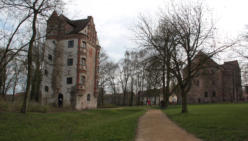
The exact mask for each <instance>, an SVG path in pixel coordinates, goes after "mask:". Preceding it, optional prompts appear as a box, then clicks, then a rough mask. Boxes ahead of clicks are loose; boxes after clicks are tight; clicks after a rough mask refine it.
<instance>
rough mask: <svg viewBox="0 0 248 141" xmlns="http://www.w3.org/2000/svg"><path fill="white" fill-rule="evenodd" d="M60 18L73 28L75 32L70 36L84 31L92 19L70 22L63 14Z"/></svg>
mask: <svg viewBox="0 0 248 141" xmlns="http://www.w3.org/2000/svg"><path fill="white" fill-rule="evenodd" d="M59 17H60V18H61V19H62V20H64V21H65V22H67V23H68V24H70V25H71V26H72V27H73V30H72V31H71V32H70V33H69V34H73V33H78V32H80V31H81V30H82V29H84V28H85V27H86V25H87V24H88V23H89V21H90V18H87V19H80V20H70V19H68V18H67V17H66V16H64V15H63V14H61V15H60V16H59Z"/></svg>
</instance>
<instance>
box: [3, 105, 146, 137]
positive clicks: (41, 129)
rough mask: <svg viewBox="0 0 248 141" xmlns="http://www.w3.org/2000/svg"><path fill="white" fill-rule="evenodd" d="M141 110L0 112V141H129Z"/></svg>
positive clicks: (143, 109)
mask: <svg viewBox="0 0 248 141" xmlns="http://www.w3.org/2000/svg"><path fill="white" fill-rule="evenodd" d="M145 111H146V110H145V108H143V107H141V108H137V107H134V108H119V109H100V110H86V111H82V112H54V113H35V112H30V113H28V114H27V115H24V114H20V113H17V112H0V123H1V124H0V140H1V141H5V140H6V141H14V140H18V141H26V140H31V141H44V140H45V141H49V140H51V141H58V140H61V141H62V140H63V141H65V140H68V141H132V140H134V137H135V132H136V127H137V123H138V122H137V121H138V118H139V117H140V116H141V115H142V114H143V113H144V112H145Z"/></svg>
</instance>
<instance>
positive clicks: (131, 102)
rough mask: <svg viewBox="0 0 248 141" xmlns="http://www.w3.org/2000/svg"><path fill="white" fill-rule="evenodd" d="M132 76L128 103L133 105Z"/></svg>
mask: <svg viewBox="0 0 248 141" xmlns="http://www.w3.org/2000/svg"><path fill="white" fill-rule="evenodd" d="M133 95H134V94H133V78H132V79H131V98H130V103H129V106H133Z"/></svg>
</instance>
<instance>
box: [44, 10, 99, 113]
mask: <svg viewBox="0 0 248 141" xmlns="http://www.w3.org/2000/svg"><path fill="white" fill-rule="evenodd" d="M99 52H100V45H99V43H98V39H97V32H96V29H95V25H94V21H93V17H91V16H89V17H88V18H87V19H80V20H70V19H68V18H67V17H65V16H64V15H62V14H61V15H58V14H57V13H56V12H53V14H52V15H51V16H50V18H49V19H48V21H47V37H46V47H45V57H44V62H45V63H44V74H43V80H42V84H41V85H42V86H41V92H42V97H41V98H42V103H43V104H57V101H58V94H59V93H62V94H63V105H64V106H73V107H74V108H76V109H78V110H81V109H88V108H96V106H97V95H98V88H97V83H98V64H99V63H98V62H99V57H98V56H99Z"/></svg>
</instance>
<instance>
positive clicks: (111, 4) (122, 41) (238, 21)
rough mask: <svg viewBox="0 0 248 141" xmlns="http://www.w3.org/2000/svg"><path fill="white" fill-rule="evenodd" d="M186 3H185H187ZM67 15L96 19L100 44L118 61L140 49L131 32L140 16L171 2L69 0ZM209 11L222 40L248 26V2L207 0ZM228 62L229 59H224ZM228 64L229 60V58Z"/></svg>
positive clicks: (74, 17) (65, 12) (153, 0)
mask: <svg viewBox="0 0 248 141" xmlns="http://www.w3.org/2000/svg"><path fill="white" fill-rule="evenodd" d="M184 1H185V0H184ZM65 2H66V7H65V11H64V14H65V15H66V16H68V18H72V19H80V18H81V19H82V18H87V16H89V15H90V16H93V18H94V22H95V25H96V30H97V33H98V37H99V41H100V44H101V46H102V48H103V49H104V50H106V52H107V54H108V55H109V56H110V57H111V58H112V59H113V60H114V61H118V60H119V59H120V58H122V57H123V54H124V52H125V50H126V49H129V48H135V47H137V45H136V44H135V43H134V41H133V40H132V39H133V38H134V37H133V33H132V31H131V30H130V29H132V28H133V26H135V23H136V22H137V17H138V16H139V15H140V14H145V15H155V14H156V13H158V12H159V9H160V8H164V7H166V4H167V3H168V0H65ZM206 4H207V7H208V9H210V12H211V13H212V17H213V19H214V21H215V23H216V26H217V29H218V34H217V35H218V37H219V39H220V40H221V39H229V38H233V37H235V36H237V35H238V34H240V33H242V32H244V30H245V25H248V16H247V13H248V0H207V1H206ZM223 59H225V58H223ZM226 60H228V58H226Z"/></svg>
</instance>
